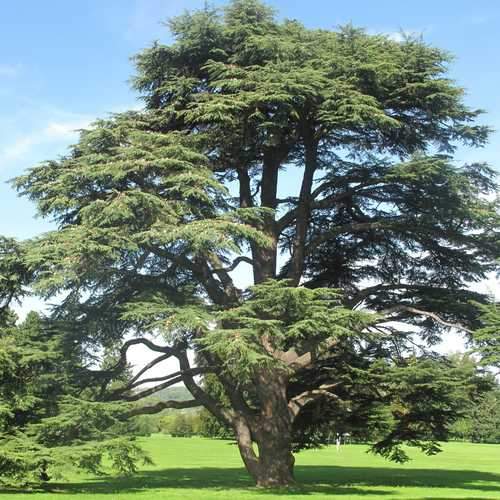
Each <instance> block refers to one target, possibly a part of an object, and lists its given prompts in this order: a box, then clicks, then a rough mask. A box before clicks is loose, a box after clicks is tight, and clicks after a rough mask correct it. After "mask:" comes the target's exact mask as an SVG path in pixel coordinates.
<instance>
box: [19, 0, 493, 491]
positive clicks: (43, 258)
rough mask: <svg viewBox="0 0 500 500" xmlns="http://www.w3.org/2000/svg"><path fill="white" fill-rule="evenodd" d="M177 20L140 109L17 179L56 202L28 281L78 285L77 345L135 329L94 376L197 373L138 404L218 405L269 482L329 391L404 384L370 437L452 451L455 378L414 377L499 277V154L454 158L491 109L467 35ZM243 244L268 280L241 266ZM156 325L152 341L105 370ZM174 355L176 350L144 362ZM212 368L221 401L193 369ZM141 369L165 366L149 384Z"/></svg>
mask: <svg viewBox="0 0 500 500" xmlns="http://www.w3.org/2000/svg"><path fill="white" fill-rule="evenodd" d="M170 28H171V31H172V33H173V35H174V38H175V41H174V43H173V44H171V45H170V46H164V45H161V44H158V43H156V44H154V45H153V46H152V47H150V48H149V49H146V50H144V51H143V52H142V53H140V54H139V55H138V56H136V58H135V62H136V66H137V76H136V78H135V80H134V85H135V88H136V89H137V90H138V91H139V92H140V94H141V97H142V98H143V99H144V103H145V109H144V110H143V111H141V112H129V113H123V114H120V115H115V116H113V117H112V118H110V119H108V120H101V121H98V122H96V123H95V124H94V126H93V127H92V128H90V129H88V130H86V131H83V132H82V134H81V137H80V141H79V142H78V144H76V145H75V146H74V147H73V148H72V149H71V151H70V153H69V154H68V155H67V156H66V157H64V158H62V159H60V160H57V161H49V162H46V163H44V164H42V165H39V166H37V167H35V168H34V169H32V170H31V171H29V172H28V173H27V174H26V175H25V176H22V177H20V178H18V179H17V180H16V181H15V185H16V186H17V188H18V189H19V190H20V191H21V192H22V193H23V194H24V195H26V196H28V197H29V198H31V199H32V200H34V201H35V202H36V203H37V206H38V209H39V211H40V213H41V215H43V216H45V217H50V218H51V219H52V220H54V221H55V222H56V223H57V224H58V229H57V230H55V231H52V232H50V233H47V234H46V235H43V236H41V237H39V238H37V239H35V240H33V241H32V242H31V243H30V244H29V245H28V247H27V250H26V252H27V253H26V258H25V263H26V266H27V268H28V269H29V270H30V272H33V273H34V289H35V290H36V291H37V292H38V293H40V294H41V295H42V296H44V297H53V296H56V295H58V294H62V296H63V297H64V299H63V300H62V302H61V305H60V306H58V307H57V308H56V309H55V310H54V314H53V318H54V319H57V320H59V321H63V320H64V322H65V324H66V325H69V326H68V327H69V328H70V329H71V330H72V331H78V332H79V333H78V341H79V345H80V346H81V347H82V349H87V350H89V351H90V350H93V352H100V350H102V349H109V348H112V347H113V346H116V345H117V343H120V342H123V344H122V346H121V349H120V355H119V360H118V362H117V365H116V366H115V367H114V369H111V370H107V371H105V372H103V375H102V377H101V378H100V379H99V380H100V387H101V389H102V390H101V394H100V397H101V398H102V399H106V400H108V401H118V400H120V401H122V400H125V401H138V400H141V399H142V398H143V397H146V396H149V395H151V394H153V393H154V392H155V391H158V390H161V389H163V388H165V387H167V386H170V385H173V384H175V383H178V382H183V383H184V384H185V386H186V387H187V388H188V390H189V391H190V393H191V394H192V396H193V399H192V400H190V401H188V402H182V403H180V402H178V401H170V402H169V401H163V402H160V403H157V404H155V405H146V406H145V407H144V408H142V409H141V408H136V409H135V410H134V412H135V413H137V414H138V413H140V412H144V413H152V412H156V411H160V410H162V409H165V408H168V407H189V406H195V405H202V406H204V407H205V408H206V409H207V410H208V411H210V412H211V413H212V414H213V415H214V417H215V418H217V419H218V420H220V421H221V422H223V423H225V424H226V425H228V426H229V427H231V428H232V429H233V431H234V434H235V436H236V439H237V441H238V445H239V449H240V452H241V456H242V458H243V461H244V463H245V465H246V467H247V469H248V471H249V473H250V474H251V475H252V476H253V477H254V478H255V480H256V482H257V484H259V485H262V486H275V485H286V484H289V483H291V482H292V481H293V456H292V441H293V438H292V434H293V427H294V422H295V421H296V420H297V419H300V416H301V413H303V412H306V411H309V410H311V408H312V407H314V406H315V405H321V403H322V402H324V401H325V400H328V401H330V403H331V404H333V405H337V408H338V411H348V410H349V407H350V406H352V408H353V409H354V410H356V411H357V408H358V407H357V406H356V404H355V402H356V400H357V399H358V398H361V399H363V398H365V399H366V400H370V398H371V399H379V398H381V397H382V398H386V399H387V398H388V399H392V400H396V399H397V398H403V399H404V398H406V400H407V401H406V403H405V404H410V402H411V404H412V405H413V406H412V407H413V408H414V409H415V411H411V412H410V414H411V418H406V416H407V412H406V410H405V411H401V412H399V413H394V416H395V418H396V423H395V428H396V429H397V432H396V433H394V432H392V431H391V432H390V433H389V434H388V435H386V436H384V437H383V439H382V440H381V442H380V444H379V445H377V446H375V450H376V451H379V452H382V453H383V454H385V455H389V456H393V457H394V458H396V459H401V458H402V455H401V453H400V451H399V448H398V446H399V445H400V444H401V443H402V442H405V441H408V442H409V443H410V444H414V445H419V446H421V447H422V448H423V449H424V450H426V451H427V452H429V453H433V452H435V451H436V446H435V444H434V443H433V441H432V440H433V439H435V438H443V437H444V436H445V435H446V430H447V422H448V421H450V420H452V419H453V414H454V411H453V408H452V407H448V406H447V405H441V404H440V403H441V401H443V399H442V398H443V397H445V396H446V394H448V393H449V391H452V392H453V390H454V389H453V384H452V380H449V379H446V377H445V379H442V378H440V379H438V380H436V381H435V382H433V381H432V380H430V379H428V380H427V382H426V383H425V385H424V386H422V387H425V388H426V391H425V404H424V399H422V398H423V396H419V393H418V392H417V393H416V392H414V391H413V392H412V391H411V390H408V389H409V387H410V383H411V380H412V378H414V377H417V374H418V377H420V378H421V377H424V378H425V376H426V374H427V370H428V369H430V367H429V366H428V365H427V364H426V363H427V361H426V357H425V356H424V358H423V359H422V361H421V362H420V360H419V353H420V352H423V351H425V349H426V348H427V347H429V346H432V345H433V344H434V343H436V342H437V341H438V340H439V339H440V338H441V335H442V334H444V333H446V332H447V331H448V330H449V329H450V328H452V327H456V326H457V325H458V324H460V325H462V326H463V327H465V328H467V329H472V328H474V327H475V326H476V325H477V324H478V318H477V316H478V313H477V309H476V308H474V307H473V306H472V305H471V304H470V301H471V300H475V301H477V302H479V303H486V302H487V297H485V296H482V295H480V294H478V293H475V292H473V291H471V290H470V286H469V285H470V283H473V282H477V281H479V280H481V279H482V278H484V277H485V275H486V273H488V272H490V271H492V270H494V269H496V268H497V261H496V258H497V257H498V252H499V245H498V211H497V202H496V201H489V200H491V196H487V195H490V194H491V193H492V192H493V191H494V190H495V189H496V186H495V183H494V179H493V177H494V174H493V171H492V170H491V169H490V168H489V167H488V166H486V165H484V164H478V163H472V164H467V165H462V166H458V165H456V164H455V162H454V161H453V159H452V154H453V152H454V150H455V148H456V145H457V144H459V143H462V144H466V145H471V146H482V145H483V144H485V142H486V140H487V136H488V129H487V128H486V127H484V126H479V125H476V124H475V123H474V121H475V119H476V117H477V116H478V115H479V113H480V112H479V111H476V110H472V109H469V108H468V107H467V106H466V105H465V104H464V103H463V90H462V89H461V88H460V87H457V86H456V84H455V83H454V82H453V81H451V80H450V79H449V78H448V77H447V75H446V71H447V63H448V61H449V59H450V58H449V56H448V55H447V54H446V53H444V52H443V51H440V50H438V49H435V48H433V47H429V46H428V45H426V44H425V43H424V42H423V41H421V40H418V39H413V38H411V37H410V38H407V39H406V40H404V41H403V42H396V41H393V40H390V39H389V38H388V37H386V36H381V35H369V34H367V33H366V32H364V31H363V30H358V29H355V28H353V27H350V26H348V27H345V28H343V29H340V30H339V31H326V30H314V29H307V28H305V27H304V26H302V25H301V24H300V23H299V22H297V21H283V22H278V21H277V20H276V19H275V17H274V15H273V12H272V10H271V9H270V8H268V7H266V6H265V5H263V4H261V3H259V2H257V1H255V0H234V1H232V2H231V3H229V5H228V6H227V7H226V8H225V9H224V11H223V13H222V14H221V13H219V12H218V11H215V10H212V9H210V8H206V9H204V10H202V11H198V12H194V13H186V14H184V15H182V16H180V17H178V18H175V19H173V20H171V21H170ZM238 266H241V267H243V266H244V267H245V268H246V269H248V270H249V272H250V273H251V274H252V275H253V282H254V284H255V286H254V287H252V288H249V289H247V290H240V289H239V288H238V287H237V284H236V283H235V273H236V272H237V271H235V270H236V268H237V267H238ZM148 332H149V333H148ZM138 335H141V336H138ZM131 336H132V337H134V338H131ZM138 343H141V344H144V345H146V346H148V347H149V348H150V349H152V350H153V351H155V352H156V353H158V357H157V358H156V359H155V360H154V361H152V362H151V363H149V364H148V365H147V366H145V367H144V368H143V369H141V370H140V371H139V373H138V374H137V375H136V376H135V377H133V378H132V379H131V380H129V381H128V383H124V384H122V386H121V388H116V387H113V388H112V389H110V388H109V387H110V384H111V383H112V380H113V377H116V374H117V372H118V371H119V370H120V369H122V368H124V367H125V366H126V355H127V351H128V349H129V348H130V347H131V346H132V345H135V344H138ZM189 349H193V350H194V351H195V352H196V364H195V366H192V365H191V363H190V360H189V357H188V351H189ZM414 354H415V355H414ZM168 357H174V358H177V360H178V362H179V371H177V372H175V373H171V374H165V375H164V376H161V377H156V378H151V377H149V379H148V377H147V372H148V370H149V369H151V368H152V367H153V366H157V365H159V364H160V363H162V362H163V361H165V360H166V359H167V358H168ZM363 362H364V363H363ZM332 368H333V369H332ZM350 372H351V373H350ZM207 373H211V374H213V376H214V377H216V379H217V382H218V383H219V384H220V386H221V387H222V388H223V391H224V398H223V400H219V399H217V398H216V397H214V396H213V395H211V394H210V393H209V392H208V391H207V390H205V389H204V388H203V386H202V385H201V384H200V383H199V382H198V380H197V378H196V375H203V374H207ZM338 374H341V375H342V376H345V374H348V375H349V376H351V377H352V382H349V381H348V380H347V381H346V378H344V379H341V380H338V379H337V378H336V376H337V375H338ZM146 380H147V381H148V382H156V383H157V385H155V386H154V387H149V388H147V389H143V390H141V387H143V385H144V384H145V383H146V382H145V381H146ZM381 381H382V382H383V384H382V386H383V387H384V393H383V394H378V393H377V391H378V388H379V385H380V382H381ZM405 381H406V382H407V383H408V385H406V386H405V387H402V384H404V382H405ZM353 391H354V392H353ZM401 391H403V396H401ZM360 393H364V396H363V397H361V395H360ZM445 400H446V401H448V399H445ZM226 402H228V403H226ZM405 404H403V403H402V408H403V409H404V406H405ZM422 405H424V406H422ZM418 408H425V411H424V412H422V411H417V410H418ZM429 419H433V421H435V422H438V425H434V424H433V423H432V422H431V421H430V420H429ZM417 422H421V425H417ZM254 443H255V444H256V445H257V447H258V453H256V452H255V451H254V447H253V444H254Z"/></svg>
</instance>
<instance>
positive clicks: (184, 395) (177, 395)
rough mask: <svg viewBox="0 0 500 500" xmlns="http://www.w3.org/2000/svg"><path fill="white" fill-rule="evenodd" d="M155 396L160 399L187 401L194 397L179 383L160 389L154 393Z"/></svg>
mask: <svg viewBox="0 0 500 500" xmlns="http://www.w3.org/2000/svg"><path fill="white" fill-rule="evenodd" d="M154 398H155V399H159V400H160V401H167V400H168V399H171V400H173V401H187V400H188V399H192V396H191V394H190V393H189V391H188V390H187V389H186V388H185V387H184V386H183V385H178V386H174V387H167V388H166V389H163V390H161V391H158V392H157V393H156V394H155V395H154Z"/></svg>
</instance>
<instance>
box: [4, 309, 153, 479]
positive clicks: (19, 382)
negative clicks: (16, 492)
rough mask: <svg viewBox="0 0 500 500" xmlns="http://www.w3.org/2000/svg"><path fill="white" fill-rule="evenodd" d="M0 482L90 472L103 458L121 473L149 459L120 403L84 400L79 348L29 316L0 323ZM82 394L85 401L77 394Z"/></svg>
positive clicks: (86, 391)
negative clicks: (128, 433) (126, 435)
mask: <svg viewBox="0 0 500 500" xmlns="http://www.w3.org/2000/svg"><path fill="white" fill-rule="evenodd" d="M0 359H1V363H0V482H4V481H7V482H9V483H12V482H14V483H21V484H28V483H36V482H39V481H48V480H49V479H50V478H52V477H57V476H60V475H61V473H62V472H63V471H65V470H66V471H67V470H68V468H71V467H75V468H83V469H86V470H90V471H92V472H94V473H100V472H102V470H103V464H102V459H103V456H107V457H108V458H109V459H110V460H111V463H112V466H113V467H114V468H115V469H116V470H118V471H120V472H122V473H130V472H133V471H135V470H136V465H135V464H136V462H137V461H138V460H140V459H145V460H147V457H146V456H145V455H144V454H143V452H142V451H141V450H140V449H139V447H138V446H137V445H136V444H135V443H134V442H133V441H132V440H131V439H120V438H117V436H120V435H123V431H124V430H125V429H127V428H128V425H129V424H128V423H124V415H125V413H126V412H127V410H128V408H127V407H126V406H124V405H123V404H115V405H110V404H109V403H108V404H99V403H96V402H91V401H88V399H89V398H91V396H92V394H93V393H94V392H95V389H94V387H92V380H91V379H90V381H88V380H87V383H89V385H90V387H89V388H86V387H85V382H86V381H85V379H83V377H84V373H85V369H84V367H83V366H82V365H81V360H80V359H79V346H78V345H75V344H69V343H68V342H67V339H66V337H65V335H64V334H63V333H61V332H60V331H59V330H58V328H57V327H56V325H54V324H51V323H50V322H49V321H47V320H46V319H43V318H41V317H40V316H38V315H37V314H35V313H30V314H29V315H28V316H27V318H26V320H25V321H24V322H23V323H21V324H20V325H19V326H16V325H14V324H11V325H6V326H2V327H0ZM82 398H83V399H82Z"/></svg>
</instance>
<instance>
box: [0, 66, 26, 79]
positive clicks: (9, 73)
mask: <svg viewBox="0 0 500 500" xmlns="http://www.w3.org/2000/svg"><path fill="white" fill-rule="evenodd" d="M20 71H21V65H20V64H0V77H7V78H14V77H16V76H17V75H18V74H19V72H20Z"/></svg>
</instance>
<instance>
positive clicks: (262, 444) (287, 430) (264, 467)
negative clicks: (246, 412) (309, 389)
mask: <svg viewBox="0 0 500 500" xmlns="http://www.w3.org/2000/svg"><path fill="white" fill-rule="evenodd" d="M258 378H259V379H260V380H259V384H258V387H257V390H258V393H259V399H260V406H261V408H260V409H261V412H260V415H256V416H252V417H247V418H245V417H241V418H237V419H236V420H235V425H234V429H235V433H236V437H237V440H238V446H239V450H240V454H241V457H242V459H243V462H244V463H245V466H246V468H247V470H248V472H249V473H250V475H251V476H252V477H253V478H254V480H255V482H256V484H257V486H259V487H264V488H278V487H286V486H290V485H292V484H294V483H295V479H294V477H293V466H294V462H295V459H294V457H293V454H292V422H293V418H292V416H291V413H290V410H289V408H288V401H287V398H286V381H285V378H284V377H283V376H282V375H280V374H276V373H273V372H271V371H268V370H266V371H263V372H262V373H261V374H260V375H259V377H258ZM254 445H256V448H254Z"/></svg>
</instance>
